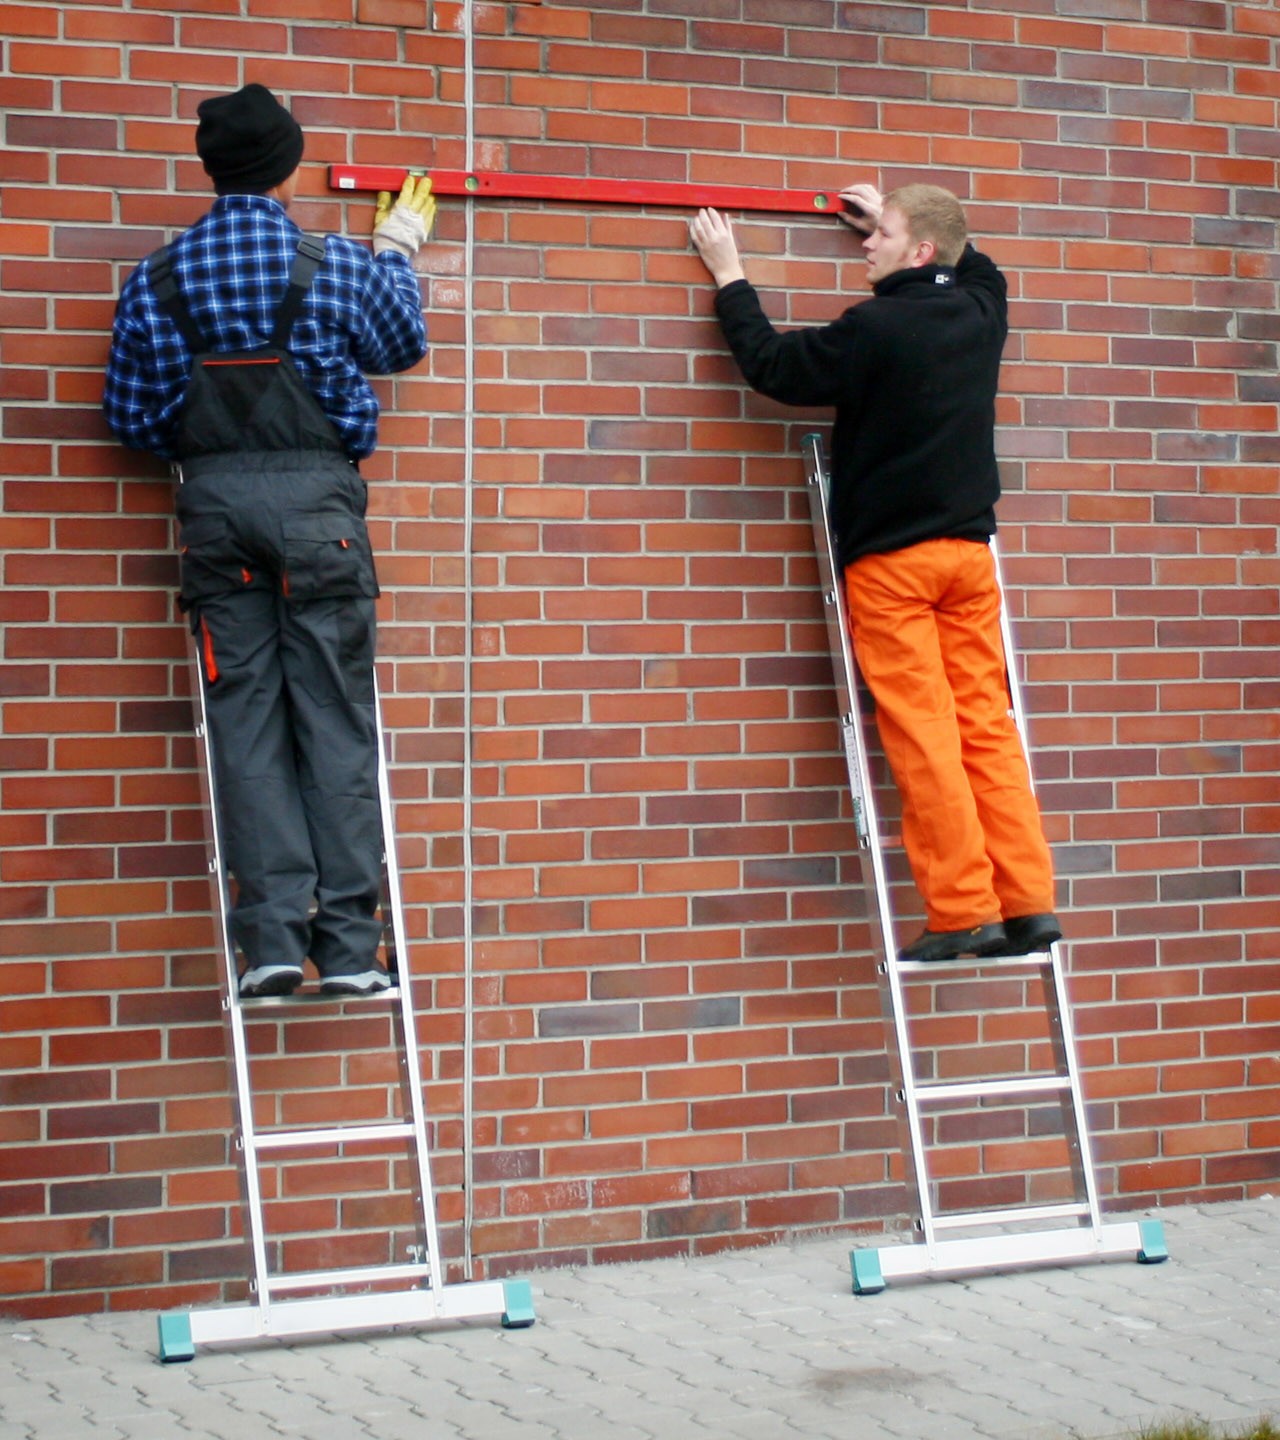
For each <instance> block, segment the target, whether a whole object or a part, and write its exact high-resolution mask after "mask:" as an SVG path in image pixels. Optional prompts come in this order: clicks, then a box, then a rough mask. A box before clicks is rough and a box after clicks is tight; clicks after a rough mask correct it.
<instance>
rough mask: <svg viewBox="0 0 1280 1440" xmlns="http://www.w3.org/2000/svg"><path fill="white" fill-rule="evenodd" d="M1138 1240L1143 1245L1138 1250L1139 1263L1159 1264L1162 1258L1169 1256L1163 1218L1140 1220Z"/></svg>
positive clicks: (1165, 1258)
mask: <svg viewBox="0 0 1280 1440" xmlns="http://www.w3.org/2000/svg"><path fill="white" fill-rule="evenodd" d="M1138 1242H1139V1244H1140V1245H1141V1247H1142V1248H1141V1249H1140V1250H1139V1251H1138V1264H1139V1265H1159V1263H1160V1262H1161V1261H1162V1260H1167V1259H1168V1258H1169V1248H1168V1246H1167V1245H1166V1244H1165V1240H1164V1221H1163V1220H1139V1221H1138Z"/></svg>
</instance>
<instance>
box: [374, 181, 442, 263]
mask: <svg viewBox="0 0 1280 1440" xmlns="http://www.w3.org/2000/svg"><path fill="white" fill-rule="evenodd" d="M435 218H436V197H435V196H434V195H433V194H432V193H431V179H430V177H429V176H427V175H406V176H405V179H404V185H403V186H402V187H401V190H400V194H399V195H398V196H397V198H396V202H395V204H394V205H393V204H392V203H391V192H390V191H389V190H380V191H379V192H378V204H377V208H376V209H375V210H374V212H373V253H374V254H375V255H381V254H382V252H383V251H384V250H395V251H396V252H397V253H399V254H401V255H403V256H405V257H406V259H409V260H412V259H413V257H414V256H415V255H416V254H417V253H418V251H419V249H421V247H422V245H423V243H424V242H425V241H426V238H427V236H428V235H430V234H431V226H432V224H433V223H434V222H435Z"/></svg>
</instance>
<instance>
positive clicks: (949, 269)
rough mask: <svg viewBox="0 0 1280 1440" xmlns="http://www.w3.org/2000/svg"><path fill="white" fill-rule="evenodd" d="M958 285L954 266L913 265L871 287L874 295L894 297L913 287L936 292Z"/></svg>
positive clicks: (897, 271) (887, 276) (896, 271)
mask: <svg viewBox="0 0 1280 1440" xmlns="http://www.w3.org/2000/svg"><path fill="white" fill-rule="evenodd" d="M955 283H956V267H955V266H954V265H912V266H908V267H907V268H906V269H905V270H895V271H894V272H893V274H892V275H886V276H885V277H884V279H883V280H877V281H876V283H875V284H874V285H873V286H872V287H871V291H872V294H874V295H893V294H896V292H897V291H899V290H903V289H906V288H907V287H908V286H911V285H927V286H929V287H930V288H931V289H935V290H948V289H950V288H951V287H952V286H953V285H954V284H955Z"/></svg>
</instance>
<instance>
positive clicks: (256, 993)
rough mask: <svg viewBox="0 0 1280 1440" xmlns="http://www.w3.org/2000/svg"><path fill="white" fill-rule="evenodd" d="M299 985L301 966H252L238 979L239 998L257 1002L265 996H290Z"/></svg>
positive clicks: (300, 982)
mask: <svg viewBox="0 0 1280 1440" xmlns="http://www.w3.org/2000/svg"><path fill="white" fill-rule="evenodd" d="M301 984H302V966H301V965H254V966H251V967H250V968H249V969H248V970H246V971H245V972H244V974H243V975H241V977H240V998H241V1000H257V999H259V998H261V997H262V996H265V995H292V994H293V992H294V991H295V990H296V989H297V988H298V986H299V985H301Z"/></svg>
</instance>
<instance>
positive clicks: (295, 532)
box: [281, 510, 378, 601]
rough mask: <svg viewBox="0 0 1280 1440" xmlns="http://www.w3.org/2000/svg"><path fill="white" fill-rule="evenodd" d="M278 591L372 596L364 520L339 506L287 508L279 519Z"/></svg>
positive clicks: (316, 596)
mask: <svg viewBox="0 0 1280 1440" xmlns="http://www.w3.org/2000/svg"><path fill="white" fill-rule="evenodd" d="M281 526H282V529H283V538H284V569H285V573H284V581H283V589H284V593H285V594H286V595H287V596H288V597H289V599H290V600H297V601H303V600H321V599H325V598H327V597H329V596H342V595H364V596H366V597H369V598H373V597H374V596H376V595H377V594H378V581H377V576H376V574H375V572H374V567H373V550H372V548H371V547H370V545H369V532H368V531H367V530H366V529H365V526H364V522H363V521H362V520H360V519H358V518H357V517H356V516H354V515H352V514H350V513H349V512H347V511H344V510H319V511H309V510H288V511H286V512H285V514H284V515H283V516H282V517H281Z"/></svg>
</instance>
